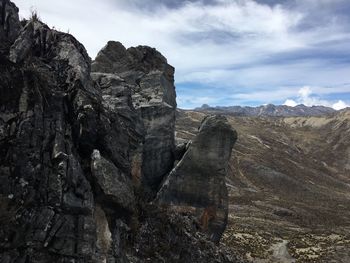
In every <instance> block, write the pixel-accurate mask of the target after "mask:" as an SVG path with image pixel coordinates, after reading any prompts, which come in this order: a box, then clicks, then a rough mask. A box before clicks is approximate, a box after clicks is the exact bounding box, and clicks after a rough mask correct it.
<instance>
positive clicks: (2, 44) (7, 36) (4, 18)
mask: <svg viewBox="0 0 350 263" xmlns="http://www.w3.org/2000/svg"><path fill="white" fill-rule="evenodd" d="M20 30H21V24H20V22H19V19H18V8H17V7H16V5H15V4H13V3H12V2H10V1H9V0H2V1H0V53H6V52H7V51H8V47H9V46H10V45H11V44H12V43H13V42H14V41H15V40H16V38H17V36H18V34H19V31H20Z"/></svg>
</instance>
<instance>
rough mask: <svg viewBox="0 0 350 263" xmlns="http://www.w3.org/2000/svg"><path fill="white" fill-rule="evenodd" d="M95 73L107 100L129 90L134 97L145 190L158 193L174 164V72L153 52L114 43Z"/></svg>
mask: <svg viewBox="0 0 350 263" xmlns="http://www.w3.org/2000/svg"><path fill="white" fill-rule="evenodd" d="M92 71H93V74H92V76H93V78H94V79H95V80H96V82H97V83H99V84H100V86H101V87H102V92H103V94H104V97H108V96H109V94H110V93H111V91H112V90H119V92H120V93H122V91H121V90H124V89H126V90H127V91H126V92H129V93H131V101H129V105H130V106H129V107H133V108H134V109H135V112H137V114H139V116H140V117H141V118H140V119H141V122H142V123H141V125H143V128H144V135H145V137H144V141H143V146H142V150H140V154H142V158H139V159H142V164H141V167H142V174H139V176H141V178H139V180H140V183H141V184H142V185H143V186H147V187H148V188H150V189H151V190H156V189H157V188H158V186H159V184H160V182H161V180H162V179H163V177H164V176H165V175H166V174H167V173H168V172H169V171H170V170H171V168H172V166H173V163H174V150H175V142H174V133H175V110H176V94H175V87H174V68H173V67H172V66H170V65H169V64H168V63H167V60H166V58H165V57H163V56H162V55H161V54H160V53H159V52H158V51H156V50H155V49H153V48H150V47H145V46H139V47H136V48H134V47H132V48H129V49H126V48H125V47H124V46H123V45H122V44H121V43H119V42H114V41H110V42H108V43H107V45H106V46H105V47H104V48H103V49H102V50H101V51H100V52H99V53H98V55H97V57H96V59H95V61H94V62H93V63H92ZM113 97H114V98H115V97H116V96H113ZM120 97H122V98H120V99H119V100H128V99H129V98H130V95H129V94H128V95H127V96H125V95H122V96H120ZM131 103H132V106H131ZM121 105H125V104H124V103H121ZM137 165H140V164H139V163H138V164H137Z"/></svg>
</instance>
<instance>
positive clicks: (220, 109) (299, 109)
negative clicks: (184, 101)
mask: <svg viewBox="0 0 350 263" xmlns="http://www.w3.org/2000/svg"><path fill="white" fill-rule="evenodd" d="M194 110H195V111H199V112H211V113H221V114H229V115H234V116H251V117H254V116H266V117H303V116H323V115H329V114H332V113H335V112H337V111H336V110H334V109H333V108H330V107H325V106H312V107H308V106H305V105H304V104H300V105H297V106H295V107H291V106H286V105H273V104H268V105H262V106H258V107H249V106H244V107H242V106H215V107H211V106H209V105H207V104H203V105H202V106H201V107H199V108H195V109H194Z"/></svg>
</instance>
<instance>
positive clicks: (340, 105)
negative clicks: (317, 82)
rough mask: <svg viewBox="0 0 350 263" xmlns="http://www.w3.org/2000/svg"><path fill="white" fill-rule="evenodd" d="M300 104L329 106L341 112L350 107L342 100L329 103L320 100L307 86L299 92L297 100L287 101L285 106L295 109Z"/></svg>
mask: <svg viewBox="0 0 350 263" xmlns="http://www.w3.org/2000/svg"><path fill="white" fill-rule="evenodd" d="M299 104H304V105H305V106H320V105H322V106H327V107H332V108H333V109H335V110H341V109H344V108H347V107H350V105H349V104H347V103H345V102H344V101H342V100H338V101H336V102H334V101H333V102H332V101H327V100H323V99H320V98H319V97H318V96H316V95H314V94H313V92H312V89H311V87H309V86H305V87H302V88H300V90H299V91H298V97H297V99H295V100H294V99H287V100H286V101H285V102H284V104H283V105H287V106H291V107H295V106H297V105H299Z"/></svg>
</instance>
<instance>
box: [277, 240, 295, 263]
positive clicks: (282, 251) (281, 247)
mask: <svg viewBox="0 0 350 263" xmlns="http://www.w3.org/2000/svg"><path fill="white" fill-rule="evenodd" d="M287 244H288V241H287V240H282V241H281V242H280V243H277V244H274V245H272V246H271V250H272V252H273V258H274V259H276V260H278V262H280V263H294V262H295V259H294V258H292V256H291V255H290V254H289V252H288V249H287Z"/></svg>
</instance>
